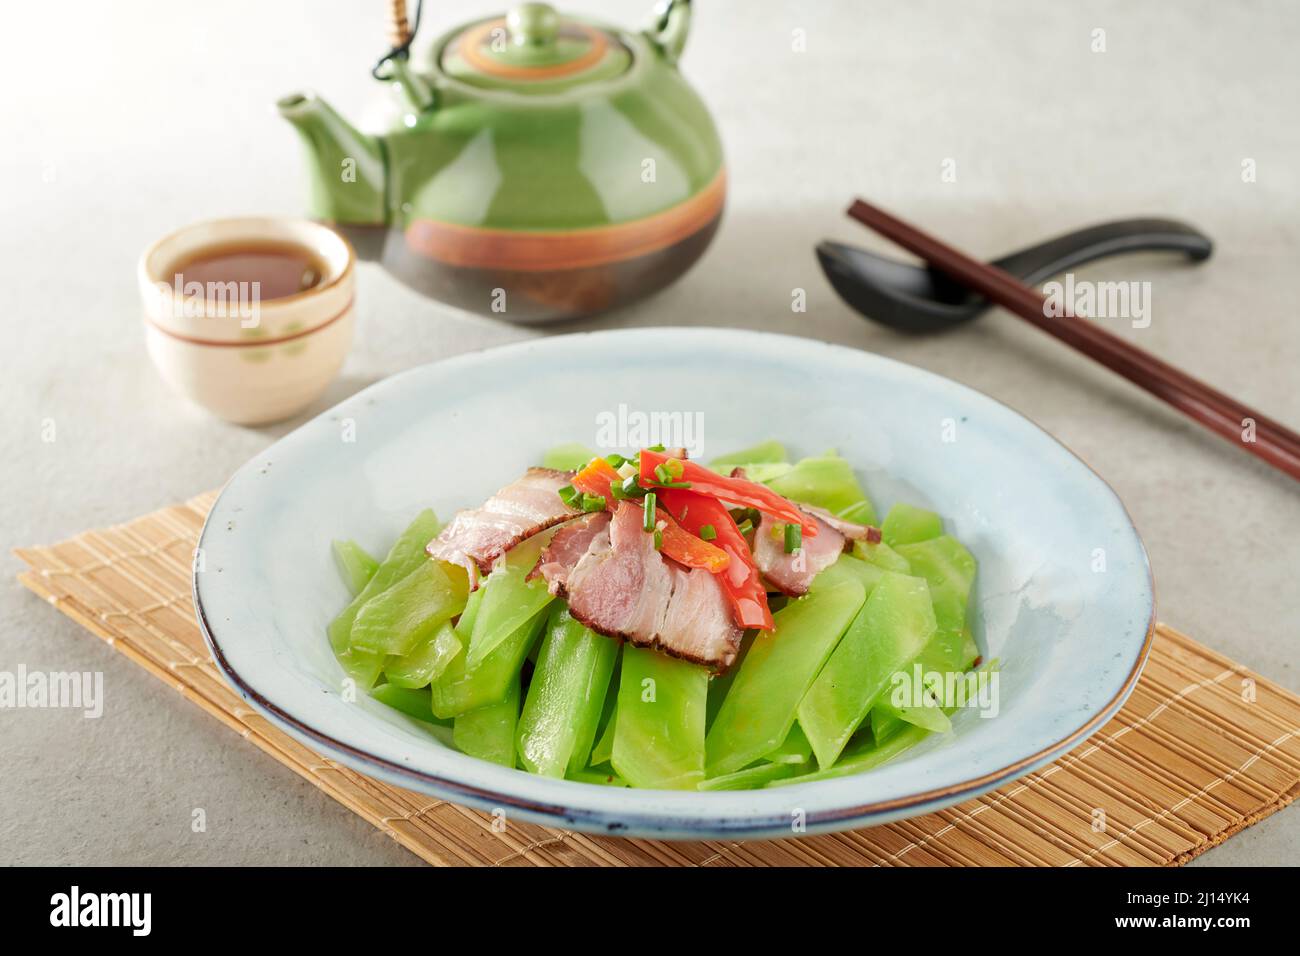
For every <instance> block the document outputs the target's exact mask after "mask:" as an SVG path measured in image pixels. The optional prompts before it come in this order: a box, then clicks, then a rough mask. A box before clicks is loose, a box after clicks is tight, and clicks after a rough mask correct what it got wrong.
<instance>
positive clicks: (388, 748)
mask: <svg viewBox="0 0 1300 956" xmlns="http://www.w3.org/2000/svg"><path fill="white" fill-rule="evenodd" d="M653 412H659V413H666V412H677V413H681V414H680V415H679V416H677V418H676V419H662V418H661V419H659V421H660V422H661V423H662V422H668V421H672V422H675V423H677V424H679V425H681V426H683V427H689V428H690V429H691V431H692V432H693V434H690V435H689V436H687V437H688V438H689V439H690V443H691V444H693V445H694V446H695V447H694V451H696V452H698V453H699V454H701V455H702V456H703V457H704V458H706V459H707V458H708V457H710V456H713V455H718V454H722V453H725V452H728V451H731V450H734V449H737V448H742V447H745V446H748V445H751V444H753V443H755V442H758V441H760V440H763V439H766V438H778V439H780V440H782V441H784V442H786V443H787V445H788V447H790V449H791V452H792V454H795V455H806V454H817V453H820V452H822V451H824V450H825V449H827V448H836V449H839V451H840V452H841V453H842V454H843V455H844V456H845V457H846V458H848V459H849V460H850V461H851V462H853V463H855V465H856V467H857V468H858V470H859V475H860V477H861V479H862V481H863V483H864V485H865V487H866V488H867V489H868V490H869V492H870V494H871V495H872V497H873V499H874V500H875V503H876V506H877V508H878V509H879V510H880V512H881V513H882V514H883V513H884V511H885V509H887V508H888V506H889V505H890V504H891V503H892V502H894V501H897V500H907V501H910V502H914V503H917V504H921V505H927V506H929V507H931V508H933V509H935V510H937V511H938V512H940V513H941V514H942V515H943V516H944V518H945V520H946V521H947V524H948V528H949V530H951V531H952V532H953V533H954V534H956V535H957V536H958V537H959V538H960V539H961V540H962V541H963V542H965V543H966V545H967V546H968V547H969V548H970V549H971V550H972V551H973V552H974V554H975V556H976V558H977V559H978V561H979V574H978V576H977V578H976V585H975V591H974V595H973V598H972V602H971V607H972V608H973V610H974V619H975V620H974V629H975V634H976V639H977V640H978V641H979V644H980V647H981V650H982V651H983V652H984V655H985V657H986V658H993V657H996V658H998V659H1000V661H1001V664H1002V669H1001V672H1000V678H999V681H1000V686H999V691H1000V693H999V701H998V703H999V712H998V714H997V716H996V717H992V718H989V717H987V716H981V712H979V711H977V710H975V709H964V710H961V711H959V712H958V713H957V714H956V715H955V716H954V720H953V724H954V729H953V732H952V733H951V734H948V735H944V736H931V737H930V738H929V739H927V740H926V741H925V742H923V743H922V744H920V745H919V746H917V747H916V748H915V749H913V750H911V751H908V752H907V753H906V754H904V755H903V756H902V757H900V758H898V759H896V760H895V761H893V762H891V763H888V764H885V765H884V766H881V767H879V768H877V769H875V770H872V771H869V772H867V773H864V774H861V775H857V776H851V777H844V778H840V779H835V780H827V781H822V782H816V783H808V784H795V785H792V786H784V787H778V788H770V789H766V790H754V791H735V792H715V793H684V792H669V791H659V790H627V789H613V788H609V787H601V786H597V785H593V784H583V783H571V782H568V781H562V780H550V779H545V778H542V777H537V776H534V775H531V774H528V773H525V772H523V771H518V770H507V769H505V768H504V767H500V766H497V765H494V764H490V763H486V762H483V761H480V760H476V759H474V758H471V757H467V756H465V755H463V754H460V753H457V752H456V751H454V750H452V749H450V748H449V747H447V746H444V745H443V744H442V743H441V742H440V741H439V740H438V739H437V738H436V737H435V736H434V735H433V734H432V732H431V730H430V726H429V725H427V724H423V723H421V722H419V721H415V720H412V719H410V718H407V717H405V716H404V715H402V714H400V713H397V712H396V711H393V710H391V709H389V708H388V707H385V706H384V705H382V704H380V703H378V702H377V701H374V700H371V699H370V698H368V697H366V696H365V695H364V694H363V695H361V699H360V700H357V701H355V702H349V701H348V700H346V699H345V695H344V694H343V693H342V691H341V688H342V684H343V674H342V671H341V670H340V669H339V666H338V665H337V663H336V662H335V660H334V658H333V656H332V654H331V653H330V648H329V644H328V642H327V641H326V638H325V625H326V623H327V622H328V621H329V620H330V618H331V617H332V616H333V615H334V614H336V613H337V612H338V611H339V609H341V608H342V607H343V606H344V605H345V604H346V603H347V601H348V595H347V592H346V590H345V589H344V586H343V583H342V582H341V580H340V578H339V575H338V572H337V571H336V569H335V567H334V563H333V560H332V558H331V556H330V541H331V539H334V538H355V539H356V540H357V541H359V542H361V544H363V545H364V546H366V547H367V548H369V549H370V550H371V551H372V552H373V553H375V554H383V553H384V552H385V551H386V549H387V547H388V545H389V544H390V543H391V542H392V540H393V539H394V538H395V537H396V535H397V534H398V533H399V532H400V531H401V529H402V528H403V527H404V526H405V524H406V523H407V522H408V521H409V520H410V518H411V517H412V516H413V515H414V514H415V513H416V512H417V511H419V510H420V509H421V508H424V507H429V506H432V507H433V508H434V509H435V510H436V511H437V513H438V514H439V515H440V516H442V517H443V518H444V519H446V518H449V517H450V516H451V515H452V514H453V513H454V512H455V511H456V510H457V509H459V508H464V507H470V506H474V505H477V504H479V503H480V502H482V500H483V499H484V498H485V497H486V496H487V495H488V494H490V493H491V492H492V491H494V490H495V489H496V488H498V487H500V486H501V485H504V484H506V483H507V482H509V481H511V480H513V479H514V478H516V477H517V476H518V475H519V474H520V473H521V472H522V471H523V469H524V468H525V467H526V466H528V465H530V464H534V463H536V462H537V461H538V460H539V458H540V456H541V454H542V452H543V451H544V450H545V449H546V448H548V447H549V446H551V445H554V444H557V443H561V442H570V441H577V442H582V443H585V444H587V445H590V446H598V445H599V444H600V443H601V440H602V439H604V440H610V439H612V440H614V441H617V442H619V443H620V444H624V445H628V444H630V445H635V444H638V443H640V442H641V441H642V438H641V437H640V436H638V435H637V434H636V433H635V429H636V428H637V427H638V424H646V425H652V424H653V423H654V419H651V418H646V419H642V418H640V417H639V415H640V414H642V413H645V414H648V413H653ZM602 429H604V431H603V432H602ZM611 429H612V431H611ZM620 431H621V432H622V434H619V432H620ZM620 439H621V441H620ZM610 450H613V449H610ZM624 450H626V449H624ZM201 545H202V547H203V549H204V561H203V565H202V566H203V567H204V569H205V570H203V571H201V572H199V573H197V574H196V575H195V579H194V597H195V603H196V606H197V607H198V611H199V618H200V621H201V624H202V626H203V630H204V633H205V635H206V637H207V640H208V643H209V645H210V647H211V649H212V653H213V655H214V656H215V658H216V660H217V663H218V664H219V665H220V667H221V669H222V671H223V672H224V673H225V675H226V677H227V678H228V679H229V680H230V682H231V683H232V684H233V685H234V686H235V688H236V689H237V690H238V691H239V692H240V693H241V694H242V695H243V696H244V698H245V699H246V700H247V701H248V702H249V703H250V704H252V705H253V706H254V707H256V708H258V709H259V710H261V711H263V712H264V713H265V714H266V715H267V716H268V717H269V718H271V719H272V720H273V721H274V722H275V723H276V724H278V725H279V726H281V727H283V728H284V729H285V730H286V731H288V732H289V733H291V734H293V735H294V736H296V737H298V738H299V739H301V740H302V741H304V742H305V743H306V744H308V745H309V746H311V747H313V748H315V749H316V750H318V751H319V752H321V753H323V754H325V755H326V756H328V757H330V758H332V759H335V760H338V761H340V762H342V763H345V764H348V765H350V766H353V767H355V768H356V769H358V770H360V771H363V772H365V773H368V774H371V775H372V776H375V777H378V778H380V779H383V780H386V781H388V782H391V783H394V784H397V785H400V786H404V787H409V788H412V789H415V790H421V791H424V792H427V793H430V794H434V795H436V796H438V797H443V798H446V799H448V800H455V801H459V802H462V803H466V804H469V805H471V806H476V807H480V808H483V809H487V810H500V811H502V812H504V813H505V814H506V816H507V817H508V818H517V819H521V820H528V821H531V822H535V823H542V824H549V825H553V826H560V827H571V828H577V829H579V830H587V831H593V832H609V833H619V834H631V835H643V836H654V837H663V838H707V837H779V836H790V835H791V834H792V833H795V832H805V831H800V830H798V829H797V825H802V826H803V827H805V828H806V832H810V833H815V832H819V831H827V830H837V829H847V828H850V827H859V826H864V825H870V824H878V823H883V822H885V821H888V820H892V819H897V818H900V817H906V816H912V815H915V814H920V813H926V812H929V811H933V810H937V809H939V808H941V807H945V806H948V805H950V804H954V803H958V802H960V801H962V800H967V799H969V798H971V797H973V796H976V795H977V794H980V793H983V792H985V791H987V790H991V789H993V788H995V787H997V786H999V785H1001V784H1004V783H1006V782H1007V781H1009V780H1012V779H1014V778H1016V777H1019V776H1021V775H1023V774H1026V773H1028V772H1030V771H1032V770H1034V769H1036V768H1038V767H1041V766H1043V765H1044V764H1046V763H1048V762H1049V761H1051V760H1052V759H1053V758H1055V757H1058V756H1060V755H1061V754H1062V753H1064V752H1065V751H1067V750H1069V749H1070V748H1071V747H1073V746H1075V745H1077V744H1078V743H1080V742H1081V741H1082V740H1084V739H1085V738H1086V737H1087V736H1088V735H1089V734H1090V733H1091V732H1092V731H1094V730H1095V729H1097V728H1098V727H1100V726H1101V725H1102V724H1103V723H1104V722H1105V721H1106V720H1107V719H1108V718H1110V717H1111V716H1112V715H1113V714H1114V713H1115V712H1116V711H1117V710H1118V709H1119V707H1120V705H1121V704H1122V703H1123V702H1124V699H1125V698H1126V697H1127V696H1128V694H1129V692H1130V691H1131V690H1132V688H1133V685H1134V683H1135V682H1136V680H1137V677H1138V673H1139V671H1140V670H1141V667H1142V663H1143V661H1144V660H1145V658H1146V654H1147V650H1148V647H1149V644H1150V635H1151V630H1152V626H1153V621H1154V604H1153V596H1152V587H1151V576H1150V571H1149V568H1148V566H1147V558H1146V553H1145V551H1144V550H1143V548H1142V542H1141V541H1140V540H1139V538H1138V535H1137V532H1136V531H1135V530H1134V528H1133V525H1132V523H1131V521H1130V520H1129V517H1128V515H1127V514H1126V513H1125V511H1124V507H1123V505H1121V504H1120V502H1119V500H1118V499H1117V498H1116V496H1115V493H1114V492H1113V491H1111V489H1110V488H1109V487H1108V486H1107V485H1106V483H1105V482H1103V481H1102V480H1101V479H1100V478H1099V477H1097V475H1096V474H1095V473H1093V472H1092V471H1091V470H1090V469H1089V468H1088V466H1087V465H1085V464H1084V463H1083V462H1081V461H1080V460H1079V459H1078V458H1076V457H1075V456H1074V455H1073V454H1071V453H1070V452H1069V451H1068V450H1067V449H1066V448H1064V447H1063V446H1062V445H1061V444H1059V443H1058V442H1057V441H1056V440H1055V439H1053V438H1052V437H1051V436H1050V435H1048V434H1046V433H1045V432H1043V431H1042V430H1041V429H1039V428H1038V427H1037V426H1035V425H1034V424H1032V423H1031V422H1029V421H1027V420H1026V419H1025V418H1023V417H1021V416H1020V415H1018V414H1017V413H1016V412H1014V411H1012V410H1011V409H1009V408H1007V407H1006V406H1004V405H1001V404H999V403H998V402H996V401H994V400H993V399H990V398H988V397H986V396H984V395H981V394H979V393H978V392H974V391H972V390H971V389H969V388H966V387H964V386H962V385H958V384H956V383H954V382H951V381H948V380H946V379H943V378H940V377H939V376H936V375H932V374H929V373H927V372H923V371H921V370H919V369H915V368H911V367H909V366H907V365H901V364H899V363H897V362H893V361H889V360H888V359H884V358H880V357H878V356H875V355H870V354H867V353H865V352H858V351H854V350H851V349H846V348H840V347H837V346H831V345H825V344H822V343H819V342H814V341H809V340H805V339H798V338H789V337H785V336H776V335H765V334H758V333H750V332H739V331H734V330H721V329H692V330H687V329H646V330H635V331H620V332H601V333H594V334H589V335H569V336H563V337H557V338H544V339H537V340H534V341H530V342H525V343H522V344H518V345H511V346H507V347H505V348H498V349H492V350H490V351H487V352H480V353H474V354H469V355H462V356H458V357H456V358H453V359H449V360H447V361H443V362H437V363H435V364H432V365H425V366H422V367H420V368H416V369H412V370H411V371H409V372H405V373H403V374H401V375H397V376H394V377H393V378H390V379H388V380H386V381H384V382H380V383H379V384H377V385H375V386H373V387H371V388H369V389H366V390H365V391H363V392H361V393H359V394H358V395H355V396H353V397H352V398H350V399H348V400H347V401H345V402H343V403H342V404H340V405H338V406H337V407H336V408H334V409H333V410H331V411H329V412H326V413H325V414H323V415H321V416H320V417H319V418H316V419H315V420H313V421H311V422H309V423H307V424H306V425H304V426H303V427H302V428H300V429H298V430H297V431H295V432H294V433H293V434H291V435H289V436H287V437H286V438H284V439H282V440H281V441H279V442H277V443H276V444H275V445H274V446H272V447H271V448H270V449H269V450H267V451H266V452H265V453H264V454H262V455H259V456H258V457H257V458H256V459H254V460H253V461H251V462H249V463H248V464H247V465H245V466H244V467H243V468H242V469H241V470H240V471H239V473H238V474H236V475H235V477H234V478H233V479H232V480H231V482H230V484H229V485H228V486H227V487H226V489H225V491H223V492H222V494H221V497H220V499H219V500H218V501H217V503H216V506H215V507H214V508H213V509H212V513H211V515H210V516H209V517H208V521H207V525H206V526H205V527H204V529H203V538H202V542H201ZM984 713H987V711H985V712H984Z"/></svg>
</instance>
